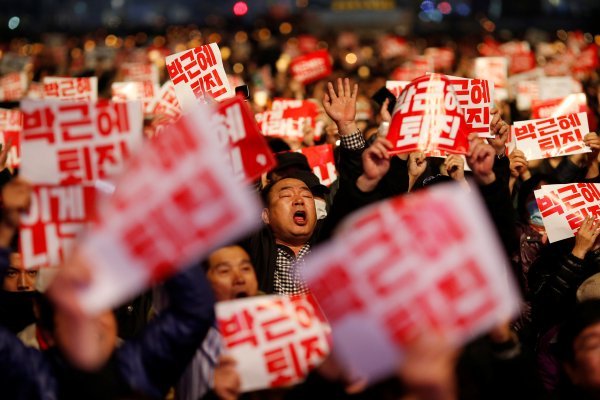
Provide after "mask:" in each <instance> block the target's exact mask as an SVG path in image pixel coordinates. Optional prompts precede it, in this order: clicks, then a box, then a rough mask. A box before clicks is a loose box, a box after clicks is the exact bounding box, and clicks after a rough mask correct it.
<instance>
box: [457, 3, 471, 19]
mask: <svg viewBox="0 0 600 400" xmlns="http://www.w3.org/2000/svg"><path fill="white" fill-rule="evenodd" d="M456 12H457V13H458V15H462V16H463V17H466V16H467V15H469V14H471V7H469V5H468V4H465V3H460V4H459V5H457V6H456Z"/></svg>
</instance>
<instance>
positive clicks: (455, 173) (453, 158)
mask: <svg viewBox="0 0 600 400" xmlns="http://www.w3.org/2000/svg"><path fill="white" fill-rule="evenodd" d="M444 166H445V167H446V172H447V173H448V176H449V177H450V178H452V179H454V180H455V181H462V180H464V179H465V160H464V159H463V158H462V157H461V156H459V155H458V154H450V155H449V156H448V157H447V158H446V160H445V161H444Z"/></svg>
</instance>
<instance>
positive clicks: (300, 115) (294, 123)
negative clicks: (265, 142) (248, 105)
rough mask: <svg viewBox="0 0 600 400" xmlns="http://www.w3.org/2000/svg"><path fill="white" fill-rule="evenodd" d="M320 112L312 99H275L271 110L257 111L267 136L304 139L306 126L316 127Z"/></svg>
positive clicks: (258, 118) (261, 127) (257, 116)
mask: <svg viewBox="0 0 600 400" xmlns="http://www.w3.org/2000/svg"><path fill="white" fill-rule="evenodd" d="M318 113H319V112H318V109H317V105H316V104H315V103H313V102H312V101H308V100H294V99H275V100H273V104H272V105H271V110H270V111H266V112H263V113H257V114H256V120H257V122H258V125H259V127H260V130H261V132H262V134H263V135H265V136H275V137H281V138H287V139H290V140H296V141H298V140H299V141H302V139H303V138H304V130H305V128H306V127H310V128H311V129H316V125H317V115H318ZM316 139H318V138H316Z"/></svg>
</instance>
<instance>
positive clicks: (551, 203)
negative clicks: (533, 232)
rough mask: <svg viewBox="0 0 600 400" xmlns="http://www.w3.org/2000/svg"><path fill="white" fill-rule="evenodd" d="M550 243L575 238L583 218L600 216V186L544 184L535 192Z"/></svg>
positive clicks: (594, 184)
mask: <svg viewBox="0 0 600 400" xmlns="http://www.w3.org/2000/svg"><path fill="white" fill-rule="evenodd" d="M534 194H535V199H536V201H537V204H538V208H539V209H540V213H541V214H542V220H543V222H544V227H545V228H546V233H547V234H548V240H549V241H550V243H554V242H558V241H559V240H563V239H568V238H570V237H573V236H575V233H576V232H577V230H578V229H579V227H580V226H581V223H582V222H583V220H584V218H586V217H588V216H594V217H597V216H598V215H600V184H597V183H570V184H568V185H544V186H542V187H541V189H539V190H536V191H535V192H534Z"/></svg>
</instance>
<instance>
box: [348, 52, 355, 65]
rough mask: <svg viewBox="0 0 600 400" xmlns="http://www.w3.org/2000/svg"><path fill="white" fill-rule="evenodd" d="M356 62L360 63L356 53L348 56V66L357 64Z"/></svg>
mask: <svg viewBox="0 0 600 400" xmlns="http://www.w3.org/2000/svg"><path fill="white" fill-rule="evenodd" d="M356 61H358V57H357V56H356V54H354V53H348V54H346V62H347V63H348V64H351V65H352V64H356Z"/></svg>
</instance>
